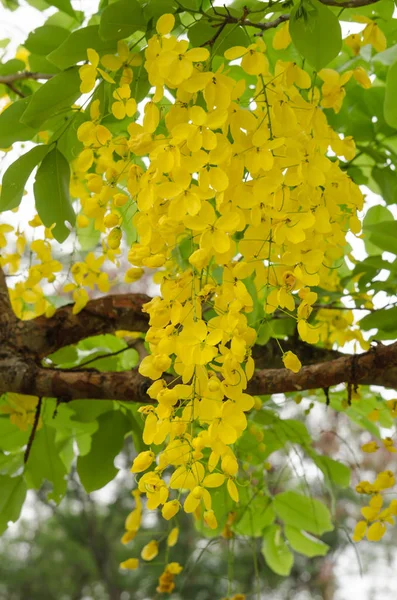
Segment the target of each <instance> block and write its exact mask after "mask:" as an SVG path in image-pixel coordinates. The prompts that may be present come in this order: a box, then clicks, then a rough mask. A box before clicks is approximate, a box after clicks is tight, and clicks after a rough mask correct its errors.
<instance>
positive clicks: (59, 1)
mask: <svg viewBox="0 0 397 600" xmlns="http://www.w3.org/2000/svg"><path fill="white" fill-rule="evenodd" d="M46 2H47V3H48V4H50V5H51V6H55V7H56V8H58V9H59V10H61V11H63V12H64V13H66V14H67V15H70V16H71V17H76V13H75V12H74V10H73V8H72V5H71V3H70V0H46Z"/></svg>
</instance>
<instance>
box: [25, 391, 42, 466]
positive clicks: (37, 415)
mask: <svg viewBox="0 0 397 600" xmlns="http://www.w3.org/2000/svg"><path fill="white" fill-rule="evenodd" d="M42 400H43V398H41V397H40V398H39V400H38V402H37V406H36V412H35V414H34V421H33V427H32V431H31V432H30V436H29V441H28V445H27V446H26V450H25V454H24V456H23V462H24V464H25V465H26V463H27V462H28V459H29V455H30V451H31V449H32V444H33V441H34V437H35V435H36V431H37V427H38V424H39V419H40V412H41V403H42Z"/></svg>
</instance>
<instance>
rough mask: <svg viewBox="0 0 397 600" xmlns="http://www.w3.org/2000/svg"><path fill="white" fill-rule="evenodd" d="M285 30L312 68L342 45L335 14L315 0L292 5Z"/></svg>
mask: <svg viewBox="0 0 397 600" xmlns="http://www.w3.org/2000/svg"><path fill="white" fill-rule="evenodd" d="M289 31H290V34H291V38H292V41H293V43H294V45H295V47H296V49H297V50H298V52H300V54H301V55H302V56H303V57H304V58H305V59H306V60H307V61H308V62H309V63H310V65H311V66H312V67H314V69H315V70H316V71H319V70H320V69H323V68H324V67H326V66H327V65H328V64H329V63H330V62H331V60H332V59H334V58H335V57H336V56H338V54H339V52H340V50H341V48H342V32H341V27H340V24H339V20H338V18H337V17H336V15H334V13H333V12H332V11H331V10H330V9H329V8H327V7H326V6H324V5H323V4H321V3H320V2H317V1H316V0H310V1H308V2H307V3H305V4H301V3H300V4H297V5H296V6H295V7H294V8H293V9H292V11H291V17H290V23H289Z"/></svg>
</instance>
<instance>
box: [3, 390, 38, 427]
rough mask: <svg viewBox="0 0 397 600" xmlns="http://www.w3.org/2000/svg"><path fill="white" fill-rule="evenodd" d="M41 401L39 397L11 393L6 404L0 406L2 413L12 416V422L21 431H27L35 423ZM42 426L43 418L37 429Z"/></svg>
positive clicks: (6, 398) (6, 399)
mask: <svg viewBox="0 0 397 600" xmlns="http://www.w3.org/2000/svg"><path fill="white" fill-rule="evenodd" d="M38 401H39V399H38V397H37V396H26V395H24V394H16V393H14V392H9V393H8V394H7V396H6V397H5V404H2V405H1V406H0V412H1V413H3V414H5V415H10V421H11V423H13V424H14V425H16V426H17V427H18V429H20V430H21V431H27V430H28V429H29V428H30V427H31V426H32V425H33V423H34V420H35V415H36V407H37V403H38ZM41 425H42V421H41V417H40V419H39V421H38V425H37V429H40V427H41Z"/></svg>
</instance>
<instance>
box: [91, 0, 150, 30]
mask: <svg viewBox="0 0 397 600" xmlns="http://www.w3.org/2000/svg"><path fill="white" fill-rule="evenodd" d="M145 26H146V22H145V19H144V16H143V12H142V9H141V7H140V5H139V4H138V2H137V1H136V0H117V2H113V3H112V4H109V5H108V6H107V7H106V8H105V10H104V11H103V13H102V16H101V24H100V27H99V35H100V36H101V38H102V39H104V40H121V39H122V38H125V37H128V36H129V35H131V34H132V33H134V32H135V31H138V30H142V31H143V30H144V29H145Z"/></svg>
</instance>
